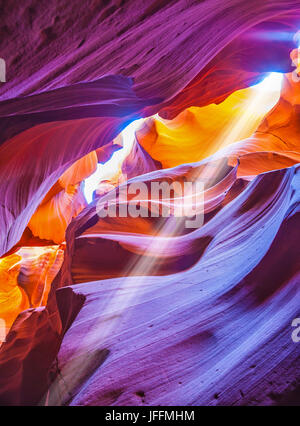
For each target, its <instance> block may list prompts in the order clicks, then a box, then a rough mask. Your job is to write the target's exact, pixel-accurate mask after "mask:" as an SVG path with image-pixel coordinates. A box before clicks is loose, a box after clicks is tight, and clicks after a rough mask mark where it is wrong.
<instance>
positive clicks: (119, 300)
mask: <svg viewBox="0 0 300 426" xmlns="http://www.w3.org/2000/svg"><path fill="white" fill-rule="evenodd" d="M282 77H283V76H282V75H281V74H279V73H270V74H269V75H268V77H267V78H266V79H264V80H263V81H262V82H261V83H259V84H257V85H255V86H253V93H252V95H251V97H250V98H249V101H248V103H247V105H246V108H245V110H244V111H243V113H242V114H241V115H240V116H239V117H238V119H236V120H235V121H234V122H231V123H230V126H229V127H228V129H224V134H223V135H222V138H221V139H220V140H217V141H216V142H215V145H216V147H217V148H218V149H221V148H222V147H225V146H226V145H228V141H229V140H230V141H232V140H237V139H234V137H235V136H237V135H238V134H239V133H240V130H241V128H242V127H243V126H246V125H247V123H248V122H249V120H250V119H251V118H252V117H253V115H254V114H255V113H257V109H258V108H266V105H265V104H264V105H263V106H262V104H263V101H264V99H265V97H266V95H267V94H268V93H270V92H271V93H272V95H273V97H272V103H273V105H271V106H270V105H268V108H269V109H271V108H272V107H273V106H274V105H275V104H276V103H277V101H278V99H279V96H280V89H281V82H282ZM266 112H267V111H266ZM154 118H155V119H158V120H163V119H161V118H160V117H159V116H158V115H156V116H154ZM139 122H140V120H138V121H137V122H133V123H131V124H130V125H129V126H128V127H127V128H126V129H125V130H124V131H123V132H122V136H123V143H124V147H126V150H127V151H128V152H130V149H131V147H132V144H133V141H134V138H135V130H136V129H137V127H138V126H139V125H140V123H139ZM129 147H130V148H129ZM122 151H123V150H122ZM116 154H117V153H116ZM124 158H126V155H125V156H124ZM110 161H111V160H110ZM110 161H109V162H108V163H110ZM195 161H196V159H195ZM108 163H107V164H108ZM110 164H115V163H110ZM118 164H119V163H118ZM108 167H110V166H108ZM205 169H206V167H204V170H203V171H202V172H201V174H200V175H198V176H194V177H193V178H194V179H197V178H198V179H201V175H202V176H203V175H205V177H206V179H209V178H210V177H213V176H212V175H211V174H213V175H215V174H217V173H218V172H219V170H218V169H217V168H212V169H211V170H209V171H207V170H205ZM98 173H99V172H98ZM99 178H100V179H101V173H99V174H98V175H97V179H95V181H94V182H98V183H99ZM169 219H171V220H167V221H166V222H164V223H163V224H162V225H161V226H158V228H157V230H156V233H155V234H154V235H152V238H151V239H150V243H149V244H148V245H147V248H146V250H145V251H144V253H142V255H141V257H140V259H139V260H134V261H132V262H130V263H128V265H127V268H126V271H124V278H122V279H121V278H119V281H118V290H117V291H116V292H114V293H113V295H112V297H111V300H110V302H109V303H108V304H107V306H105V307H103V308H102V311H101V315H99V319H98V321H95V323H94V324H93V325H92V327H91V328H90V329H89V333H87V334H86V335H85V337H84V339H82V340H81V341H80V343H79V345H78V347H77V350H76V353H75V354H73V360H72V361H70V362H69V363H67V364H66V365H65V367H64V368H63V371H62V372H61V375H62V376H63V377H64V384H65V386H66V390H67V392H68V393H69V394H70V393H71V394H72V391H73V390H74V389H75V388H76V386H77V385H78V383H79V384H80V385H81V383H80V380H81V378H82V377H84V375H85V372H86V371H88V370H89V368H90V366H89V364H90V361H89V360H88V359H87V358H86V359H85V358H82V356H81V355H84V354H85V351H86V350H89V349H91V348H94V347H98V348H99V347H103V348H105V345H106V344H107V341H108V340H109V339H110V337H111V336H113V335H114V333H115V331H114V330H115V329H116V328H117V326H118V324H119V322H120V321H122V322H124V321H125V318H124V317H125V316H126V315H127V312H126V311H127V310H128V308H129V307H130V306H132V305H133V304H135V303H136V300H135V299H136V298H137V297H138V293H139V291H141V289H143V288H144V286H145V285H146V281H147V279H148V277H149V276H154V275H155V274H156V271H157V269H158V268H159V262H158V261H157V260H159V259H160V257H161V255H160V256H159V255H158V256H155V255H153V253H155V252H157V253H161V252H162V251H163V250H164V251H165V252H168V247H170V245H173V244H174V243H176V238H174V236H176V234H178V231H180V229H181V228H182V227H184V226H185V221H186V217H183V218H180V220H177V221H176V222H174V220H172V218H169ZM177 219H179V218H177ZM192 232H197V229H196V230H194V231H192ZM166 236H167V237H166ZM179 238H180V237H179ZM108 320H109V321H108ZM67 383H68V384H69V387H67ZM56 386H58V380H56V381H55V382H54V383H53V385H52V386H51V388H50V390H49V391H48V394H47V399H46V400H48V397H49V394H50V393H51V394H52V395H53V394H54V395H55V393H56ZM57 403H58V404H59V401H57Z"/></svg>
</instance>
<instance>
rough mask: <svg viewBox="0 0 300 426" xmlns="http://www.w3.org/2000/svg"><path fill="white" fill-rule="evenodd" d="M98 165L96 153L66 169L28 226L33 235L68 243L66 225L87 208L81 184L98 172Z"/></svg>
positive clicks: (93, 152)
mask: <svg viewBox="0 0 300 426" xmlns="http://www.w3.org/2000/svg"><path fill="white" fill-rule="evenodd" d="M97 163H98V157H97V154H96V152H95V151H92V152H91V153H89V154H88V155H86V156H84V157H83V158H81V159H80V160H78V161H76V162H75V163H74V164H72V166H71V167H69V169H68V170H66V172H65V173H64V174H63V175H62V176H61V177H60V179H59V180H58V182H57V183H56V184H55V185H54V186H53V187H52V188H51V190H50V191H49V192H48V194H47V195H46V196H45V198H44V200H43V201H42V203H41V205H40V206H39V208H38V209H37V211H36V212H35V213H34V215H33V216H32V218H31V220H30V222H29V224H28V227H29V228H30V230H31V231H32V233H33V235H34V236H36V237H39V238H41V239H45V240H50V241H53V242H55V243H57V244H59V243H61V242H63V241H64V240H65V231H66V228H67V226H68V225H69V223H70V222H71V220H72V219H73V217H76V216H77V215H78V214H79V213H80V212H81V211H82V209H83V208H84V207H85V206H86V201H85V199H84V196H83V194H82V191H81V188H80V183H81V181H83V180H84V179H85V178H86V177H88V176H89V175H91V174H92V173H93V172H94V171H95V170H96V168H97Z"/></svg>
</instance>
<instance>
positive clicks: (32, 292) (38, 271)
mask: <svg viewBox="0 0 300 426" xmlns="http://www.w3.org/2000/svg"><path fill="white" fill-rule="evenodd" d="M63 255H64V249H63V247H62V246H44V247H22V248H21V249H19V250H18V252H17V253H15V254H12V255H9V256H6V257H4V258H2V259H0V282H1V289H0V318H1V319H2V320H4V322H5V328H6V330H5V331H6V333H7V332H8V331H9V329H10V327H11V326H12V324H13V322H14V321H15V319H16V318H17V316H18V314H19V313H20V312H22V311H24V310H26V309H28V308H34V307H39V306H45V305H46V303H47V299H48V294H49V291H50V288H51V283H52V281H53V279H54V278H55V276H56V274H57V272H58V271H59V269H60V267H61V265H62V262H63Z"/></svg>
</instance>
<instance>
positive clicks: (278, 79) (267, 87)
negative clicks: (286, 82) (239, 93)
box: [253, 72, 283, 92]
mask: <svg viewBox="0 0 300 426" xmlns="http://www.w3.org/2000/svg"><path fill="white" fill-rule="evenodd" d="M282 80H283V74H281V73H279V72H271V73H270V74H269V75H268V77H266V78H265V79H264V80H263V81H261V82H260V83H259V84H256V85H255V86H253V87H254V88H256V89H258V90H260V91H262V92H277V91H280V90H281V85H282Z"/></svg>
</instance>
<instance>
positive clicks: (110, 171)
mask: <svg viewBox="0 0 300 426" xmlns="http://www.w3.org/2000/svg"><path fill="white" fill-rule="evenodd" d="M143 121H144V119H143V118H141V119H139V120H135V121H133V122H132V123H130V124H129V125H128V126H127V127H126V128H125V129H124V130H123V131H122V133H121V136H122V143H123V148H122V149H120V150H119V151H116V152H115V153H114V154H113V155H112V157H111V159H110V160H109V161H107V162H106V163H105V164H98V165H97V170H96V171H95V172H94V173H93V174H92V175H91V176H89V177H88V178H87V179H85V181H84V188H83V193H84V196H85V199H86V201H87V203H88V204H90V203H91V202H92V201H93V193H94V191H95V190H96V189H97V188H98V186H99V184H100V183H101V182H102V181H103V180H109V179H112V178H113V177H114V176H116V175H118V173H119V172H120V171H121V167H122V163H123V161H124V160H125V158H126V157H127V156H128V154H129V153H130V151H131V149H132V147H133V143H134V141H135V132H136V131H137V129H138V128H139V127H140V126H141V123H142V122H143Z"/></svg>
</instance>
